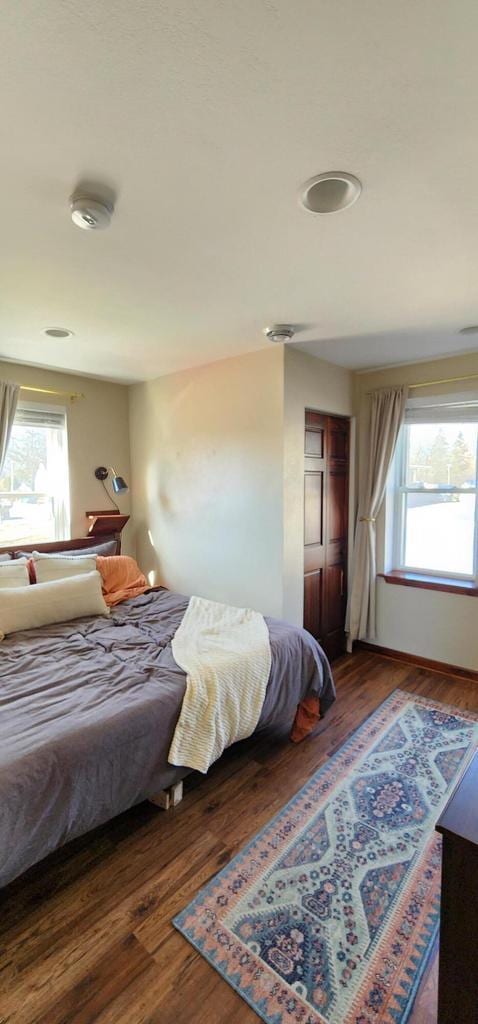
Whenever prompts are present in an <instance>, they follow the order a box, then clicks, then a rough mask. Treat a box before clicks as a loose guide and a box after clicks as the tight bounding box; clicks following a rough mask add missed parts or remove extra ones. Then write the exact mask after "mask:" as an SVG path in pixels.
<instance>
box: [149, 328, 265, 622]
mask: <svg viewBox="0 0 478 1024" xmlns="http://www.w3.org/2000/svg"><path fill="white" fill-rule="evenodd" d="M130 422H131V452H132V465H133V495H134V504H133V511H134V522H135V537H136V543H137V554H138V559H139V561H140V564H141V566H142V568H143V570H144V571H146V572H147V573H148V574H151V576H150V579H151V580H155V581H156V582H161V583H164V584H166V585H167V586H168V587H171V588H172V589H173V590H177V591H179V592H183V593H186V594H199V595H202V596H204V597H208V598H210V599H212V600H218V601H224V602H229V603H231V604H236V605H250V606H252V607H254V608H257V609H258V610H259V611H262V612H263V613H265V614H270V615H278V616H280V615H281V614H282V434H283V352H282V349H281V348H272V347H271V348H270V349H264V350H262V351H260V352H256V353H253V354H250V355H245V356H241V357H238V358H234V359H226V360H223V361H221V362H217V363H212V364H210V365H207V366H201V367H199V368H196V369H194V370H188V371H184V372H182V373H176V374H172V375H170V376H167V377H161V378H159V379H157V380H155V381H150V382H147V383H144V384H138V385H135V386H133V387H132V388H131V401H130Z"/></svg>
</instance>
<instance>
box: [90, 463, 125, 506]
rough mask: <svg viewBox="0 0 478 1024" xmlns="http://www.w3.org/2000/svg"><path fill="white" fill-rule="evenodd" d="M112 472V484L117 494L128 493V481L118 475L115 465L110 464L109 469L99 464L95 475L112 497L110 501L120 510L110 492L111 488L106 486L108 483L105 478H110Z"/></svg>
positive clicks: (109, 496)
mask: <svg viewBox="0 0 478 1024" xmlns="http://www.w3.org/2000/svg"><path fill="white" fill-rule="evenodd" d="M110 472H111V484H112V487H113V490H114V492H115V494H126V492H127V490H128V484H127V483H126V481H125V480H124V478H123V477H122V476H118V473H117V472H116V470H115V469H114V468H113V466H110V467H109V469H107V468H106V466H97V467H96V469H95V477H96V479H97V480H100V481H101V483H102V484H103V487H104V489H105V491H106V494H107V495H108V498H109V499H110V501H111V502H112V503H113V505H114V507H115V508H116V509H117V510H118V512H119V507H118V505H117V504H116V502H115V500H114V498H113V497H112V495H111V494H110V492H109V490H108V488H107V486H106V483H105V480H107V479H108V477H109V474H110Z"/></svg>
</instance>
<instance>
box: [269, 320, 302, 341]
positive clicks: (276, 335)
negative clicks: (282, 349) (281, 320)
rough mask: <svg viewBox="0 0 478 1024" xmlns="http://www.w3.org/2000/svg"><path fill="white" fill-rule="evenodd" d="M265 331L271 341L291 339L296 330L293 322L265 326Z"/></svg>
mask: <svg viewBox="0 0 478 1024" xmlns="http://www.w3.org/2000/svg"><path fill="white" fill-rule="evenodd" d="M263 333H264V334H265V336H266V338H269V341H276V342H280V341H282V342H285V341H291V339H292V338H293V337H294V334H295V330H294V328H293V327H292V326H291V324H273V325H272V327H264V331H263Z"/></svg>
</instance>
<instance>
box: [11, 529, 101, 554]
mask: <svg viewBox="0 0 478 1024" xmlns="http://www.w3.org/2000/svg"><path fill="white" fill-rule="evenodd" d="M109 540H114V541H116V548H117V550H116V553H117V554H118V555H119V554H121V536H120V534H114V533H110V534H109V535H108V536H102V537H95V536H93V535H92V534H91V535H90V536H89V537H76V538H72V540H52V541H47V542H45V543H44V544H15V545H13V544H9V545H7V547H5V548H0V555H14V554H15V552H16V551H28V552H33V551H39V552H40V553H44V554H52V555H53V554H55V552H56V551H60V552H61V551H77V550H78V549H79V548H84V549H85V551H87V550H88V548H93V547H97V545H98V544H106V543H107V542H108V541H109Z"/></svg>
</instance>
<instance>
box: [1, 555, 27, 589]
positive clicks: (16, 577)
mask: <svg viewBox="0 0 478 1024" xmlns="http://www.w3.org/2000/svg"><path fill="white" fill-rule="evenodd" d="M29 585H30V576H29V573H28V562H27V559H26V558H22V559H20V558H17V559H15V560H14V559H13V558H11V559H10V561H9V562H0V590H16V589H17V587H28V586H29Z"/></svg>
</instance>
